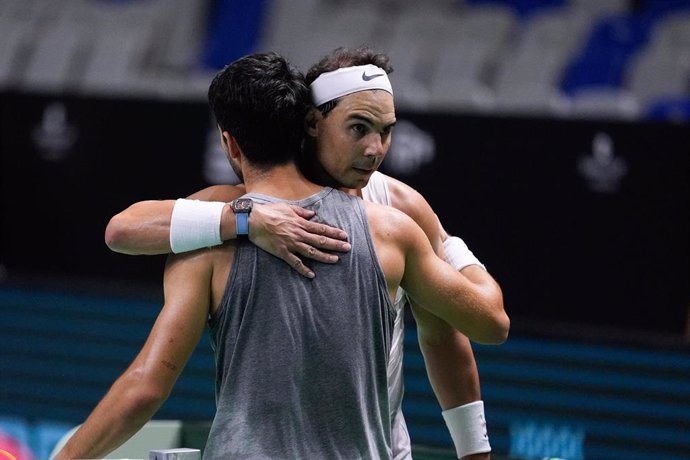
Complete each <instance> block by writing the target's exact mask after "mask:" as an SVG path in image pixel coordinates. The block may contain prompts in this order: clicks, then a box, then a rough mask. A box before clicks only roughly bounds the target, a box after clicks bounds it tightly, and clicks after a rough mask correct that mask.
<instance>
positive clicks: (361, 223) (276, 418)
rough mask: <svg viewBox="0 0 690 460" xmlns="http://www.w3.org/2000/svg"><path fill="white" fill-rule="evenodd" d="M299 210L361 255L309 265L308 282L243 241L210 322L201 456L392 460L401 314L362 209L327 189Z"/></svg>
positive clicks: (258, 197) (358, 203)
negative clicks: (393, 381) (209, 385)
mask: <svg viewBox="0 0 690 460" xmlns="http://www.w3.org/2000/svg"><path fill="white" fill-rule="evenodd" d="M246 196H247V197H249V198H252V200H254V201H255V202H268V201H280V200H276V199H274V198H271V197H266V196H263V195H256V194H248V195H246ZM294 204H296V205H299V206H302V207H305V208H309V209H313V210H315V211H316V212H317V217H316V219H315V220H319V221H322V222H324V223H327V224H329V225H333V226H336V227H339V228H342V229H343V230H345V231H346V232H347V233H348V235H349V240H350V242H351V243H352V250H351V251H350V252H349V253H347V254H343V255H341V260H340V261H339V262H338V263H337V264H334V265H328V264H319V263H315V262H312V263H313V264H314V270H315V272H316V278H315V279H313V280H309V279H307V278H304V277H302V276H301V275H299V274H298V273H296V272H295V271H294V270H293V269H291V268H290V267H289V266H288V265H287V264H286V263H285V262H283V261H282V260H280V259H278V258H276V257H274V256H272V255H270V254H268V253H266V252H264V251H262V250H260V249H258V248H257V247H256V246H254V245H253V244H251V243H249V242H247V241H244V240H239V241H237V243H236V252H235V257H234V262H233V266H232V270H231V274H230V277H229V279H228V283H227V286H226V290H225V294H224V297H223V299H222V302H221V306H220V308H219V310H218V311H217V312H216V314H215V315H214V316H213V317H212V318H211V319H210V321H209V325H210V335H211V342H212V345H213V347H214V350H215V354H216V372H217V376H216V402H217V413H216V417H215V419H214V422H213V426H212V428H211V433H210V435H209V440H208V443H207V445H206V449H205V451H204V459H205V460H212V459H214V460H215V459H244V458H251V459H275V458H292V459H298V458H299V459H338V458H342V459H379V458H390V457H391V440H390V436H391V433H390V430H391V420H390V412H389V405H388V389H387V384H388V382H387V376H386V368H387V364H388V357H389V352H390V344H391V336H392V329H393V321H394V318H395V312H394V310H393V305H392V302H391V300H390V298H389V296H388V293H387V288H386V281H385V278H384V275H383V272H382V271H381V268H380V265H379V263H378V259H377V258H376V255H375V252H374V247H373V244H372V241H371V236H370V234H369V226H368V223H367V219H366V214H365V211H364V208H363V205H362V202H361V200H360V199H359V198H357V197H353V196H350V195H347V194H345V193H342V192H340V191H338V190H334V189H330V188H326V189H324V190H323V191H322V192H320V193H318V194H317V195H314V196H312V197H309V198H307V199H305V200H302V201H299V202H294ZM307 263H310V262H307Z"/></svg>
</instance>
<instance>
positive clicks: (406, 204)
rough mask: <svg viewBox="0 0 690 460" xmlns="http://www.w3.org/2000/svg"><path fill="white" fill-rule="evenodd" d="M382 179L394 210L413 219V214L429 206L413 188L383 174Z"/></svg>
mask: <svg viewBox="0 0 690 460" xmlns="http://www.w3.org/2000/svg"><path fill="white" fill-rule="evenodd" d="M384 177H385V179H386V184H387V185H388V190H389V192H390V194H391V205H392V206H393V207H394V208H396V209H399V210H401V211H402V212H404V213H405V214H407V215H408V216H410V217H412V218H413V219H414V218H415V216H414V214H416V213H417V212H418V210H419V209H420V207H422V206H424V207H428V206H429V204H428V203H427V202H426V199H425V198H424V197H423V196H422V194H421V193H419V192H418V191H417V190H415V189H414V188H412V187H410V186H409V185H407V184H406V183H404V182H402V181H401V180H398V179H396V178H394V177H391V176H388V175H386V174H384ZM415 220H416V219H415Z"/></svg>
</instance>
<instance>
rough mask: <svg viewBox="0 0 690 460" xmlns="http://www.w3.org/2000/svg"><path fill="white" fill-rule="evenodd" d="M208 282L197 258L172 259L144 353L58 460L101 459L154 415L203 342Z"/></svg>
mask: <svg viewBox="0 0 690 460" xmlns="http://www.w3.org/2000/svg"><path fill="white" fill-rule="evenodd" d="M185 259H186V260H185ZM210 280H211V270H210V265H207V264H205V263H204V261H203V260H202V259H201V258H200V257H199V256H198V255H197V254H196V253H193V254H191V255H185V256H182V257H180V256H172V257H171V259H170V260H169V262H168V265H167V266H166V270H165V278H164V283H165V305H164V307H163V309H162V311H161V313H160V315H159V316H158V319H157V320H156V323H155V324H154V326H153V329H152V330H151V333H150V335H149V337H148V339H147V341H146V343H145V344H144V347H143V348H142V350H141V351H140V353H139V355H138V356H137V357H136V358H135V360H134V361H133V362H132V364H131V365H130V366H129V368H128V369H127V370H126V371H125V372H124V373H123V374H122V376H120V377H119V378H118V379H117V380H116V381H115V383H114V384H113V386H112V387H111V388H110V390H109V391H108V393H107V394H106V395H105V396H104V397H103V399H102V400H101V401H100V402H99V403H98V405H97V406H96V408H95V409H94V410H93V412H92V413H91V414H90V415H89V417H88V418H87V420H86V421H85V422H84V424H83V425H82V426H81V427H80V428H79V430H77V432H76V433H75V434H74V436H72V438H71V439H70V440H69V441H68V442H67V444H66V445H65V447H64V448H63V449H62V450H61V451H60V452H59V453H58V455H57V456H56V457H55V458H56V460H63V459H72V458H102V457H103V456H105V455H106V454H108V453H109V452H112V451H113V450H114V449H116V448H117V447H119V446H120V445H121V444H123V443H124V442H125V441H126V440H127V439H129V438H130V437H131V436H132V435H134V434H135V433H136V432H137V431H139V429H140V428H141V427H142V426H143V425H144V424H145V423H146V422H147V421H148V420H149V419H150V418H151V417H152V416H153V414H155V412H156V411H157V410H158V409H159V408H160V406H161V405H162V404H163V402H164V401H165V400H166V399H167V397H168V395H169V394H170V391H171V389H172V387H173V385H174V384H175V381H176V380H177V377H178V376H179V375H180V373H181V372H182V369H183V367H184V365H185V364H186V362H187V360H188V358H189V356H190V355H191V354H192V352H193V351H194V348H195V347H196V345H197V343H198V341H199V339H200V337H201V334H202V332H203V329H204V326H205V324H206V318H207V316H208V311H209V306H208V303H209V292H210Z"/></svg>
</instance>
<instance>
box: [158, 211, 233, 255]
mask: <svg viewBox="0 0 690 460" xmlns="http://www.w3.org/2000/svg"><path fill="white" fill-rule="evenodd" d="M224 206H225V203H221V202H208V201H199V200H185V199H179V200H177V201H175V206H174V207H173V212H172V218H171V219H170V248H171V249H172V251H173V252H174V253H175V254H179V253H181V252H187V251H194V250H195V249H201V248H208V247H211V246H217V245H219V244H222V243H223V240H222V239H221V237H220V220H221V217H222V214H223V207H224Z"/></svg>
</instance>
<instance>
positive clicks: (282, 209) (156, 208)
mask: <svg viewBox="0 0 690 460" xmlns="http://www.w3.org/2000/svg"><path fill="white" fill-rule="evenodd" d="M244 193H245V190H244V187H243V186H229V185H228V186H213V187H209V188H206V189H204V190H201V191H199V192H197V193H195V194H193V195H191V196H190V197H189V199H195V200H201V201H219V202H229V201H231V200H233V199H235V198H237V197H239V196H241V195H243V194H244ZM174 206H175V200H163V201H141V202H138V203H135V204H133V205H131V206H130V207H129V208H127V209H125V210H124V211H122V212H121V213H119V214H117V215H115V216H114V217H113V218H112V219H111V220H110V222H109V223H108V226H107V228H106V231H105V241H106V244H107V245H108V247H109V248H110V249H111V250H113V251H115V252H121V253H124V254H133V255H135V254H139V255H154V254H167V253H170V252H171V247H170V221H171V216H172V211H173V207H174ZM313 216H314V212H313V211H309V210H306V209H303V208H300V207H298V206H291V205H288V204H285V203H272V204H266V205H257V206H255V207H254V210H253V211H252V213H251V214H250V217H249V239H250V240H251V241H252V242H253V243H254V244H256V245H257V246H259V247H260V248H262V249H263V250H265V251H267V252H269V253H271V254H273V255H274V256H276V257H279V258H281V259H283V260H284V261H285V262H287V263H288V264H290V266H291V267H293V268H294V269H295V270H297V271H298V272H299V273H301V274H302V275H304V276H313V273H311V271H310V270H309V268H308V267H307V266H306V265H304V264H302V263H296V262H298V261H300V262H301V257H307V258H310V259H314V260H317V261H319V262H323V263H335V262H337V261H338V257H337V256H336V255H334V254H331V253H329V252H327V251H339V252H347V251H349V250H350V245H349V244H348V243H347V241H346V240H347V233H345V232H344V231H342V230H340V229H337V228H334V227H329V226H327V225H324V224H320V223H316V222H311V221H310V220H309V219H310V218H312V217H313ZM220 234H221V239H222V240H223V241H227V240H230V239H234V238H236V237H237V233H236V228H235V219H234V214H233V212H232V209H231V208H230V206H229V205H226V206H225V207H224V208H223V213H222V217H221V221H220Z"/></svg>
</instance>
